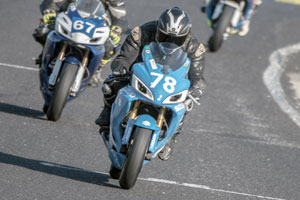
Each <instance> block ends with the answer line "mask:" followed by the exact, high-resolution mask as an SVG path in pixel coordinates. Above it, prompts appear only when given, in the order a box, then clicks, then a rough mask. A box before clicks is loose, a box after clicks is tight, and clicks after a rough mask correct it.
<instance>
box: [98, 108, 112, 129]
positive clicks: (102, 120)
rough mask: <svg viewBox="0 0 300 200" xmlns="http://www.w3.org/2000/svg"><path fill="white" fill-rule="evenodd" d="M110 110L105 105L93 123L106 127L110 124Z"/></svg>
mask: <svg viewBox="0 0 300 200" xmlns="http://www.w3.org/2000/svg"><path fill="white" fill-rule="evenodd" d="M110 111H111V108H110V107H108V106H107V105H105V106H104V108H103V110H102V111H101V113H100V115H99V117H98V118H97V119H96V120H95V124H97V125H98V126H100V127H105V126H106V127H108V126H109V124H110Z"/></svg>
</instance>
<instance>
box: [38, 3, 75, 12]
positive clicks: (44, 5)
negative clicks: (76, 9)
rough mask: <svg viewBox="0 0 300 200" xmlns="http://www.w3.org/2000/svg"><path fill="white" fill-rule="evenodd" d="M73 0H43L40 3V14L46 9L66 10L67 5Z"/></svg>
mask: <svg viewBox="0 0 300 200" xmlns="http://www.w3.org/2000/svg"><path fill="white" fill-rule="evenodd" d="M72 2H74V0H43V1H42V3H41V4H40V11H41V14H42V15H44V13H45V11H46V10H54V11H56V12H60V11H66V10H67V8H68V5H69V4H70V3H72Z"/></svg>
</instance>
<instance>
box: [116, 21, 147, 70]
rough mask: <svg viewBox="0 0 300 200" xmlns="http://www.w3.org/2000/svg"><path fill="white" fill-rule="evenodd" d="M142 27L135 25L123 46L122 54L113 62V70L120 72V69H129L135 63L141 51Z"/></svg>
mask: <svg viewBox="0 0 300 200" xmlns="http://www.w3.org/2000/svg"><path fill="white" fill-rule="evenodd" d="M141 35H142V34H141V28H140V27H138V26H137V27H135V28H133V29H132V31H131V33H130V34H129V35H128V36H127V38H126V40H125V42H124V43H123V45H122V47H121V51H120V54H119V55H118V56H117V57H116V59H114V61H113V62H112V64H111V70H112V71H113V72H118V71H119V70H120V69H122V68H125V69H126V70H127V71H129V68H130V66H131V65H132V64H133V63H134V61H135V60H136V59H137V57H138V56H139V53H140V48H141Z"/></svg>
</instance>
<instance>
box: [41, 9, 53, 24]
mask: <svg viewBox="0 0 300 200" xmlns="http://www.w3.org/2000/svg"><path fill="white" fill-rule="evenodd" d="M55 18H56V12H55V10H45V11H44V15H43V21H44V22H45V23H46V24H54V23H55Z"/></svg>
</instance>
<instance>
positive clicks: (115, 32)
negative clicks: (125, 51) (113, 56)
mask: <svg viewBox="0 0 300 200" xmlns="http://www.w3.org/2000/svg"><path fill="white" fill-rule="evenodd" d="M121 33H122V28H121V27H120V26H116V25H114V26H112V27H111V29H110V38H111V40H112V41H113V43H114V45H117V44H119V43H120V40H121Z"/></svg>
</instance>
